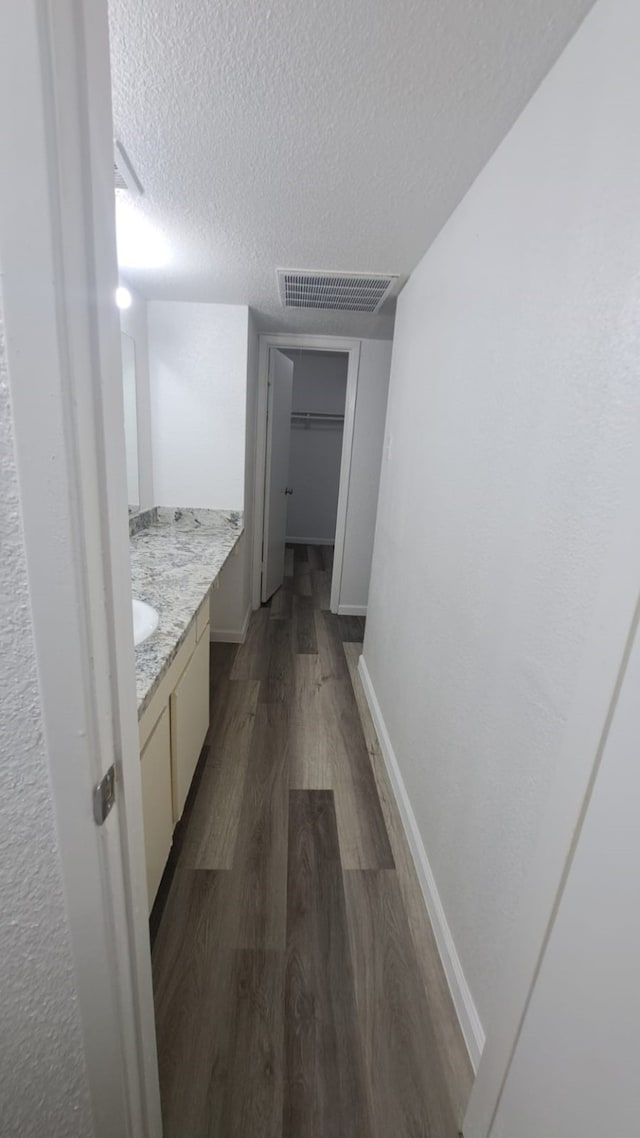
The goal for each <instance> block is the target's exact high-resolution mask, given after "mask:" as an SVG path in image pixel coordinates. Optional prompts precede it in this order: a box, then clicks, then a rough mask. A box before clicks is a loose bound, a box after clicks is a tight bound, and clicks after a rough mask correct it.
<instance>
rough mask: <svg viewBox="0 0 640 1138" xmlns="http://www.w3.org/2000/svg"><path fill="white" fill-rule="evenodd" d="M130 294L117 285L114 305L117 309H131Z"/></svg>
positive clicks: (122, 286) (127, 290)
mask: <svg viewBox="0 0 640 1138" xmlns="http://www.w3.org/2000/svg"><path fill="white" fill-rule="evenodd" d="M131 299H132V298H131V293H130V292H129V289H128V288H125V287H124V285H118V288H117V289H116V304H117V306H118V308H120V309H123V308H131Z"/></svg>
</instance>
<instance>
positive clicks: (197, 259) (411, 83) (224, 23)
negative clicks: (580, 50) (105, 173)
mask: <svg viewBox="0 0 640 1138" xmlns="http://www.w3.org/2000/svg"><path fill="white" fill-rule="evenodd" d="M592 3H593V0H561V2H559V0H271V3H269V2H268V0H265V2H263V3H261V2H259V0H110V21H111V38H112V69H113V112H114V120H115V135H116V137H117V138H118V139H120V140H121V141H122V142H123V143H124V145H125V147H126V149H127V151H128V154H129V157H130V158H131V160H132V162H133V165H134V167H135V169H136V172H137V174H138V176H139V177H140V179H141V181H142V184H143V186H144V189H145V193H144V196H143V197H142V198H140V199H137V200H136V201H135V202H134V203H132V204H131V205H130V206H129V210H132V209H135V216H134V219H133V227H132V228H133V238H134V242H139V239H140V238H141V237H144V236H145V229H146V227H148V229H149V231H150V234H151V238H152V239H151V240H150V241H147V248H146V249H143V250H142V251H141V252H139V251H138V250H134V252H133V259H134V260H137V261H138V267H132V266H131V264H129V266H128V267H127V268H126V269H124V270H123V272H124V275H125V276H126V278H127V279H128V280H129V281H130V283H131V284H133V285H134V286H136V287H138V288H139V289H140V290H141V291H142V292H143V293H144V294H145V295H146V296H147V297H148V298H162V299H176V300H209V301H217V302H224V303H233V304H250V305H251V306H252V307H253V308H254V309H256V310H257V314H258V319H259V323H260V326H261V327H262V328H263V329H264V330H285V331H309V332H325V333H331V334H336V335H341V334H344V335H360V336H377V337H388V336H390V335H391V333H392V328H393V315H392V311H393V305H391V306H390V307H391V312H387V313H386V314H385V313H383V314H381V315H379V316H370V315H364V314H353V313H326V312H309V311H303V312H294V313H289V312H287V311H285V310H283V309H282V307H281V305H280V300H279V295H278V287H277V282H276V269H277V268H279V267H283V268H303V269H327V270H335V269H343V270H354V271H367V272H393V273H400V274H402V275H403V277H406V275H408V274H409V273H410V272H411V270H412V269H413V268H414V267H415V265H416V264H417V262H418V261H419V259H420V257H421V256H422V255H423V253H424V252H425V250H426V249H427V248H428V246H429V245H430V243H431V242H432V241H433V239H434V237H435V236H436V234H437V233H438V230H439V229H440V228H441V226H442V225H443V223H444V221H445V220H446V218H447V217H448V216H449V214H450V213H451V212H452V210H453V209H454V208H455V206H456V204H457V203H458V202H459V201H460V199H461V198H462V196H463V195H464V193H465V191H466V190H467V188H468V187H469V185H470V184H471V182H472V181H473V179H474V178H475V176H476V175H477V174H478V173H479V171H480V170H481V168H482V166H483V165H484V163H485V162H486V161H487V159H488V157H489V156H490V154H491V153H492V152H493V150H494V149H495V148H496V146H497V145H498V143H499V142H500V141H501V139H502V138H503V137H504V135H505V134H506V132H507V130H508V129H509V127H510V125H511V124H512V123H513V122H514V120H515V119H516V117H517V116H518V114H519V113H520V111H521V110H522V108H523V107H524V105H525V104H526V102H527V100H528V99H529V98H530V96H531V95H532V93H533V91H534V90H535V88H536V87H537V85H538V84H539V82H540V80H541V79H542V77H543V76H544V75H545V73H546V72H547V71H548V69H549V67H550V66H551V64H552V63H553V62H554V60H555V59H556V58H557V56H558V55H559V53H560V51H561V49H562V47H563V46H564V44H565V43H566V42H567V40H568V39H569V38H570V36H571V34H572V33H573V32H574V30H575V29H576V27H577V26H578V24H579V22H580V20H581V19H582V17H584V15H585V14H586V13H587V11H588V10H589V8H590V7H591V6H592ZM119 196H120V195H119ZM121 208H122V207H121ZM124 208H125V209H126V208H127V207H126V206H125V207H124ZM140 214H142V217H140V216H139V215H140ZM125 220H126V219H125ZM130 228H131V226H130ZM154 234H155V236H154ZM124 260H125V261H130V260H131V255H130V256H129V257H127V256H126V255H125V256H124ZM142 260H145V261H146V263H147V267H141V261H142ZM162 261H164V262H165V263H164V264H159V263H157V264H156V267H149V266H150V265H151V264H152V262H162Z"/></svg>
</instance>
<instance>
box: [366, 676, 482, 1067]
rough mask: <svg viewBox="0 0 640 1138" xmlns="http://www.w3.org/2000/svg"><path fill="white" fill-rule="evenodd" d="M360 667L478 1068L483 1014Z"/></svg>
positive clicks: (370, 688)
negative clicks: (465, 969)
mask: <svg viewBox="0 0 640 1138" xmlns="http://www.w3.org/2000/svg"><path fill="white" fill-rule="evenodd" d="M358 671H359V673H360V678H361V680H362V686H363V688H364V693H365V696H366V699H367V703H368V705H369V710H370V712H371V718H372V719H373V724H374V727H375V729H376V733H377V736H378V742H379V743H380V750H381V751H382V755H383V758H384V761H385V765H386V768H387V773H388V775H389V779H390V781H391V786H392V788H393V793H394V795H395V799H396V803H397V806H398V810H399V811H400V817H401V818H402V824H403V826H404V831H405V834H406V836H407V841H408V843H409V849H410V850H411V855H412V857H413V861H414V864H415V867H416V872H417V874H418V880H419V882H420V888H421V889H422V894H423V897H424V902H425V905H426V907H427V912H428V914H429V919H430V921H431V925H432V928H433V932H434V936H435V939H436V944H437V946H438V952H439V953H440V959H441V961H442V966H443V968H444V972H445V976H446V977H447V983H448V985H449V989H450V991H451V996H452V998H453V1004H454V1007H455V1009H456V1014H457V1016H458V1021H459V1023H460V1028H461V1030H462V1034H463V1036H464V1041H465V1043H466V1045H467V1051H468V1052H469V1058H470V1059H471V1064H472V1066H473V1070H474V1072H475V1071H477V1069H478V1064H479V1062H480V1056H481V1055H482V1050H483V1048H484V1043H485V1034H484V1030H483V1027H482V1024H481V1023H480V1017H479V1015H478V1012H477V1009H476V1006H475V1004H474V1002H473V998H472V996H471V991H470V989H469V985H468V984H467V981H466V979H465V976H464V973H463V971H462V965H461V963H460V959H459V957H458V953H457V952H456V946H455V944H454V942H453V937H452V935H451V930H450V928H449V925H448V924H447V918H446V916H445V912H444V908H443V906H442V901H441V900H440V896H439V894H438V889H437V887H436V882H435V878H434V876H433V871H432V869H431V866H430V865H429V859H428V857H427V851H426V850H425V848H424V843H423V841H422V837H421V835H420V831H419V829H418V823H417V822H416V818H415V815H414V813H413V810H412V809H411V803H410V802H409V796H408V794H407V789H406V787H405V785H404V781H403V778H402V775H401V773H400V767H399V766H398V760H397V758H396V756H395V752H394V750H393V747H392V745H391V740H390V738H389V732H388V731H387V728H386V725H385V722H384V719H383V716H382V710H381V708H380V704H379V703H378V699H377V696H376V693H375V691H374V688H373V684H372V682H371V676H370V675H369V670H368V668H367V665H366V661H365V659H364V656H361V657H360V660H359V662H358Z"/></svg>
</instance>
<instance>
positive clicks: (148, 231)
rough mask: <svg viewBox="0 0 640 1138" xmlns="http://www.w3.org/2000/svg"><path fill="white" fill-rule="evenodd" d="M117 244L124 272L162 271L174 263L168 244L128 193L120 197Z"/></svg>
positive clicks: (118, 198) (118, 196)
mask: <svg viewBox="0 0 640 1138" xmlns="http://www.w3.org/2000/svg"><path fill="white" fill-rule="evenodd" d="M116 242H117V246H118V265H119V266H120V268H121V269H143V270H144V269H162V268H164V267H165V265H168V264H169V262H170V260H171V257H170V255H169V245H168V243H167V241H166V240H165V238H164V237H163V235H162V234H161V233H160V232H159V231H158V230H157V229H156V228H155V226H154V225H153V224H152V223H151V222H150V221H149V219H148V217H146V215H145V214H144V213H143V212H142V210H141V209H140V207H139V206H138V204H137V202H134V201H131V200H130V199H129V197H128V195H127V194H116Z"/></svg>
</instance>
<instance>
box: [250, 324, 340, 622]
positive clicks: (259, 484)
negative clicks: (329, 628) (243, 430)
mask: <svg viewBox="0 0 640 1138" xmlns="http://www.w3.org/2000/svg"><path fill="white" fill-rule="evenodd" d="M260 348H261V354H260V377H259V379H260V382H259V407H258V455H257V476H256V505H257V507H258V508H257V509H256V515H257V516H256V525H255V543H256V544H255V561H254V567H255V572H254V606H256V604H260V602H265V601H266V600H268V599H269V597H270V596H272V595H273V593H274V592H276V591H277V589H278V588H279V587H280V586H281V584H282V582H283V580H284V576H285V575H286V574H287V572H288V573H289V574H290V575H291V571H292V564H293V560H294V556H295V560H296V562H307V561H308V560H312V561H313V562H314V564H316V566H317V568H322V569H323V573H322V574H321V575H319V577H318V587H322V588H323V590H324V591H325V595H324V596H323V598H322V607H330V608H331V611H333V612H337V610H338V606H339V603H340V582H341V577H342V560H343V551H344V537H345V533H344V531H345V522H346V515H347V501H348V488H349V475H350V469H351V448H352V442H353V426H354V414H355V403H356V389H357V380H358V364H359V355H360V344H359V341H343V340H337V339H336V338H334V337H311V336H285V335H281V336H264V337H261V343H260Z"/></svg>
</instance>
